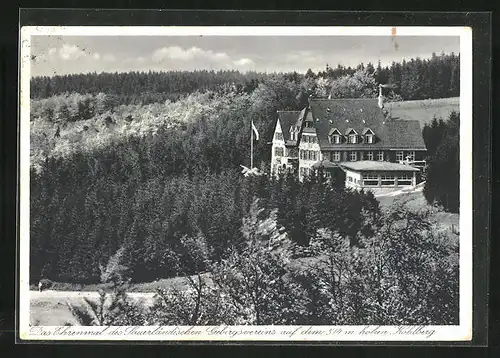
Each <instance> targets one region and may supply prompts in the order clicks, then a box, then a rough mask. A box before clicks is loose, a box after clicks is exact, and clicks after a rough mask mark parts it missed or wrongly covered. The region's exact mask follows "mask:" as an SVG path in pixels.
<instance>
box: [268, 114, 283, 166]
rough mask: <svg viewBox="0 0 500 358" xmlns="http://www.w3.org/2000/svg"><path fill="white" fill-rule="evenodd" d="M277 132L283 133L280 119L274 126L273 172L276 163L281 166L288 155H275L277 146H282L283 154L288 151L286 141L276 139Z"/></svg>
mask: <svg viewBox="0 0 500 358" xmlns="http://www.w3.org/2000/svg"><path fill="white" fill-rule="evenodd" d="M276 133H282V131H281V124H280V121H279V119H278V120H277V121H276V127H275V128H274V134H273V145H272V148H271V168H270V171H271V173H272V172H273V168H274V165H278V166H280V165H283V163H285V162H286V157H276V155H275V152H276V148H282V149H283V154H285V152H286V150H285V141H284V140H281V139H276ZM274 174H276V173H274Z"/></svg>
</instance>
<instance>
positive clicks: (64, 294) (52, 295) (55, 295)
mask: <svg viewBox="0 0 500 358" xmlns="http://www.w3.org/2000/svg"><path fill="white" fill-rule="evenodd" d="M154 295H155V294H154V293H153V292H130V293H127V296H130V298H133V299H137V300H140V299H146V300H151V299H153V296H154ZM84 297H86V298H90V299H98V298H99V293H97V292H91V291H54V290H44V291H42V292H39V291H30V299H32V300H51V299H75V298H77V299H78V298H84Z"/></svg>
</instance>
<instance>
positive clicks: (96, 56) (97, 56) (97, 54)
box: [92, 52, 101, 60]
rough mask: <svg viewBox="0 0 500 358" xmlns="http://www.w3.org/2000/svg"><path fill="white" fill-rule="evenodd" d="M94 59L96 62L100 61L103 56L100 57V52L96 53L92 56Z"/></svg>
mask: <svg viewBox="0 0 500 358" xmlns="http://www.w3.org/2000/svg"><path fill="white" fill-rule="evenodd" d="M92 58H93V59H94V60H98V59H100V58H101V55H99V52H96V53H94V55H93V56H92Z"/></svg>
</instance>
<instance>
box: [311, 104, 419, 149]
mask: <svg viewBox="0 0 500 358" xmlns="http://www.w3.org/2000/svg"><path fill="white" fill-rule="evenodd" d="M310 108H311V112H312V115H313V117H314V120H315V122H314V125H315V127H316V133H317V136H318V143H319V145H320V147H321V149H323V150H333V149H339V150H344V149H396V148H408V149H417V150H418V149H420V150H425V144H424V141H423V138H422V132H421V128H420V124H419V123H418V121H411V120H391V119H389V118H386V117H385V115H384V113H383V111H382V110H381V109H380V107H379V106H378V103H377V100H376V99H311V100H310ZM327 109H329V110H327ZM333 128H337V129H338V130H339V131H340V132H341V133H346V132H347V130H350V129H354V130H355V131H357V132H358V133H360V132H363V131H364V130H365V129H366V128H370V129H371V130H372V131H373V133H374V134H375V137H376V138H377V140H376V142H375V143H373V144H368V143H363V142H362V143H356V144H351V143H349V144H347V143H344V144H333V143H330V142H329V140H328V135H329V133H330V131H331V130H332V129H333Z"/></svg>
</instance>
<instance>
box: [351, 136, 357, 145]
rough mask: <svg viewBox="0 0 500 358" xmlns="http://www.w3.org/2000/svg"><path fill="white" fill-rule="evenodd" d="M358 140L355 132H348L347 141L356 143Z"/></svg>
mask: <svg viewBox="0 0 500 358" xmlns="http://www.w3.org/2000/svg"><path fill="white" fill-rule="evenodd" d="M357 142H358V136H357V135H356V134H349V143H353V144H355V143H357Z"/></svg>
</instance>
